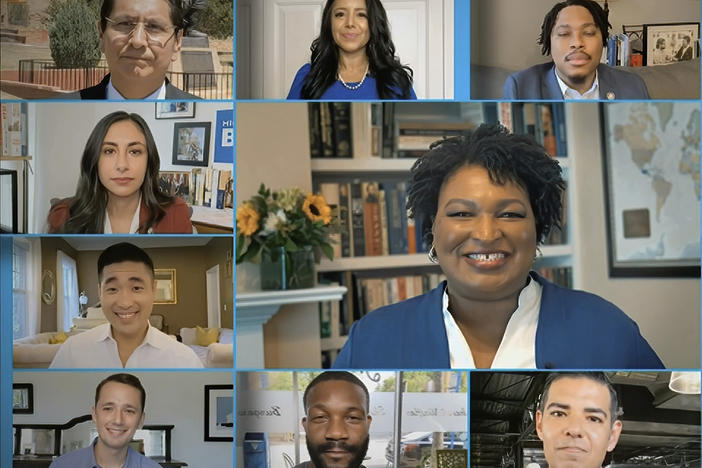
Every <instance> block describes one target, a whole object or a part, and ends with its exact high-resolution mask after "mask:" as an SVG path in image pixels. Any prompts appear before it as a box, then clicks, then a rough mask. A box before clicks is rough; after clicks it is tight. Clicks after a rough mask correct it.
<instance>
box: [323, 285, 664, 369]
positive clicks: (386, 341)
mask: <svg viewBox="0 0 702 468" xmlns="http://www.w3.org/2000/svg"><path fill="white" fill-rule="evenodd" d="M530 274H531V277H532V278H534V279H535V280H536V281H538V282H539V284H541V286H542V287H543V289H542V292H541V308H540V310H539V322H538V325H537V328H536V343H535V344H534V350H535V354H536V367H537V368H539V369H660V368H663V363H662V362H661V360H660V359H659V358H658V356H656V353H655V352H654V351H653V349H651V347H650V346H649V344H648V343H647V342H646V340H645V339H644V338H643V337H642V336H641V334H640V333H639V327H638V326H637V325H636V323H635V322H634V321H633V320H631V319H630V318H629V317H627V316H626V314H624V312H622V311H621V310H620V309H619V308H618V307H617V306H615V305H614V304H611V303H610V302H607V301H606V300H604V299H602V298H601V297H598V296H595V295H594V294H589V293H586V292H583V291H575V290H572V289H566V288H562V287H560V286H557V285H555V284H553V283H550V282H548V281H546V280H545V279H544V278H542V277H541V276H539V275H537V274H536V273H534V272H531V273H530ZM445 286H446V282H443V283H441V284H440V285H439V286H438V287H436V288H435V289H433V290H432V291H429V292H428V293H426V294H422V295H421V296H417V297H413V298H412V299H408V300H406V301H403V302H399V303H397V304H391V305H388V306H385V307H381V308H379V309H378V310H375V311H373V312H371V313H370V314H368V315H366V316H364V317H363V318H361V320H358V321H356V322H354V324H353V325H352V326H351V330H350V331H349V337H348V339H347V340H346V344H345V345H344V347H343V348H342V350H341V352H340V353H339V355H338V356H337V358H336V360H335V361H334V364H333V365H332V367H335V368H343V369H403V368H404V369H407V368H410V369H418V368H422V369H446V368H449V367H450V359H449V347H448V338H447V336H446V328H445V326H444V318H443V314H442V299H443V293H444V287H445Z"/></svg>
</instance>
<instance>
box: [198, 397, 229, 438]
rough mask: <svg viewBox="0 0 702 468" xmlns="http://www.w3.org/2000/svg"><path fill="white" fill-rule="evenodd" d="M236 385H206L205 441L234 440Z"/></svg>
mask: <svg viewBox="0 0 702 468" xmlns="http://www.w3.org/2000/svg"><path fill="white" fill-rule="evenodd" d="M233 427H234V386H233V385H205V442H232V441H233V440H234V436H233V433H232V428H233Z"/></svg>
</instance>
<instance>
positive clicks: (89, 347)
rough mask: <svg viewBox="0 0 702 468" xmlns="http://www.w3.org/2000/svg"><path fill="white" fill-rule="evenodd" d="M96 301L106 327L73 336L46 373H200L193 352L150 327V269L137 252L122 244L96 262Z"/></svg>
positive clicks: (150, 264) (148, 260) (146, 258)
mask: <svg viewBox="0 0 702 468" xmlns="http://www.w3.org/2000/svg"><path fill="white" fill-rule="evenodd" d="M98 281H99V284H98V295H99V297H100V303H101V305H102V312H103V314H105V318H106V319H107V321H108V323H106V324H104V325H98V326H97V327H95V328H92V329H90V330H88V331H85V332H83V333H79V334H77V335H73V336H71V337H70V338H68V340H66V342H65V343H63V344H62V345H61V347H60V348H59V350H58V352H57V353H56V356H55V357H54V360H53V361H52V362H51V365H50V366H49V367H51V368H111V367H142V368H144V367H146V368H191V367H196V368H199V367H203V366H202V362H201V361H200V359H199V358H198V357H197V355H196V354H195V352H194V351H193V350H192V349H190V348H188V347H187V346H186V345H184V344H182V343H179V342H178V341H176V340H175V339H173V338H171V337H169V336H168V335H166V334H165V333H162V332H161V331H159V330H158V329H156V328H154V327H152V326H151V325H150V324H149V317H150V316H151V311H152V309H153V305H154V293H155V289H156V280H155V279H154V264H153V262H152V260H151V258H150V257H149V256H148V254H147V253H146V252H144V251H143V250H142V249H140V248H139V247H137V246H135V245H133V244H130V243H127V242H122V243H119V244H115V245H112V246H110V247H108V248H107V249H105V251H104V252H102V254H100V257H99V258H98Z"/></svg>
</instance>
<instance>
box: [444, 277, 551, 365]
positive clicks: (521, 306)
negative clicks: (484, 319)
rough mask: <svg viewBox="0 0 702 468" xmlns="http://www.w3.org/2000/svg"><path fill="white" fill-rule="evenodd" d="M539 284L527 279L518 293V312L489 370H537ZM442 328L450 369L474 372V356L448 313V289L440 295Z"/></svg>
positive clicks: (514, 314) (509, 324)
mask: <svg viewBox="0 0 702 468" xmlns="http://www.w3.org/2000/svg"><path fill="white" fill-rule="evenodd" d="M541 290H542V288H541V285H540V284H539V283H538V282H536V281H535V280H533V279H531V277H530V280H529V284H527V285H526V286H525V287H524V289H522V291H521V292H520V293H519V299H518V301H517V310H515V311H514V313H513V314H512V316H511V317H510V319H509V322H507V328H506V329H505V334H504V335H503V336H502V341H501V342H500V346H499V347H498V348H497V353H496V354H495V358H494V359H493V361H492V364H491V366H490V368H491V369H526V368H528V369H534V368H536V352H535V350H534V346H535V343H536V327H537V325H538V323H539V309H540V308H541ZM442 309H443V314H444V327H445V328H446V336H447V337H448V346H449V357H450V361H451V368H452V369H475V362H474V361H473V353H471V351H470V346H468V342H466V339H465V337H464V336H463V333H462V332H461V329H460V328H458V324H457V323H456V321H455V320H454V318H453V315H451V312H449V296H448V292H447V288H444V295H443V307H442Z"/></svg>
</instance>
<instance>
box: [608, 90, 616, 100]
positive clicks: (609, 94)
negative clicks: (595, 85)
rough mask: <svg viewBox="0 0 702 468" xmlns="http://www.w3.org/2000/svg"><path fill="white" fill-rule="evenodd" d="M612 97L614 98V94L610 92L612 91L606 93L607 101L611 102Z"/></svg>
mask: <svg viewBox="0 0 702 468" xmlns="http://www.w3.org/2000/svg"><path fill="white" fill-rule="evenodd" d="M614 97H615V96H614V92H612V91H608V92H607V99H609V100H610V101H612V100H614Z"/></svg>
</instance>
